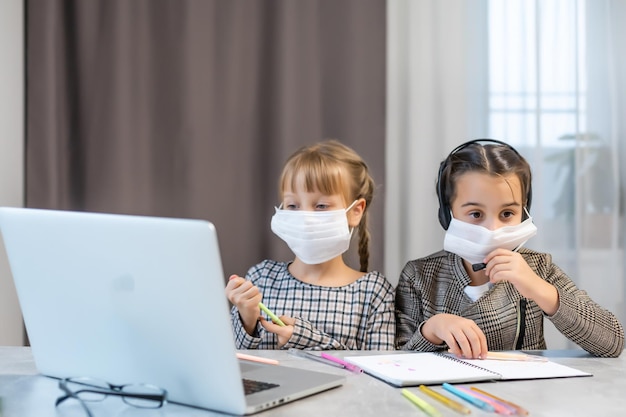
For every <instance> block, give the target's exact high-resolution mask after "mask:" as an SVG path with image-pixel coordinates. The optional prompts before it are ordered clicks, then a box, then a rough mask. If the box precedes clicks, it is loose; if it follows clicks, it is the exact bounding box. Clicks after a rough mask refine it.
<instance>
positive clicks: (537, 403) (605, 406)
mask: <svg viewBox="0 0 626 417" xmlns="http://www.w3.org/2000/svg"><path fill="white" fill-rule="evenodd" d="M245 353H251V354H254V355H257V356H264V357H268V358H274V359H278V360H279V361H280V362H281V364H283V365H287V366H293V367H300V368H305V369H313V370H318V371H325V372H329V373H339V374H343V375H346V376H347V382H346V384H345V385H343V386H341V387H339V388H336V389H332V390H330V391H327V392H323V393H321V394H317V395H314V396H311V397H308V398H304V399H301V400H298V401H296V402H293V403H290V404H286V405H283V406H280V407H277V408H274V409H271V410H268V411H264V412H262V413H259V414H256V416H259V417H265V416H298V417H308V416H310V417H321V416H327V417H330V416H359V417H361V416H363V417H368V416H372V417H374V416H376V417H380V416H393V417H402V416H410V417H416V416H417V417H419V416H426V414H424V413H423V412H422V411H421V410H419V409H418V408H417V407H415V406H414V405H413V404H412V403H410V402H409V401H408V400H406V399H405V398H404V397H403V396H402V395H401V394H400V389H399V388H394V387H392V386H390V385H388V384H386V383H384V382H382V381H379V380H377V379H375V378H372V377H370V376H368V375H366V374H353V373H351V372H348V371H345V370H343V369H339V368H335V367H331V366H327V365H325V364H323V363H318V362H315V361H312V360H308V359H303V358H300V357H295V356H293V355H289V354H288V353H287V352H285V351H249V352H245ZM334 353H335V354H337V356H342V355H341V354H342V353H343V354H344V355H343V356H345V355H347V354H348V352H334ZM372 353H374V352H367V354H372ZM384 353H388V352H384ZM350 354H354V352H350ZM543 354H544V355H545V356H547V357H549V358H550V360H552V361H554V362H558V363H562V364H564V365H568V366H571V367H574V368H578V369H581V370H584V371H587V372H590V373H592V374H593V375H594V376H593V377H584V378H563V379H544V380H529V381H501V382H488V383H476V384H472V385H475V386H479V387H480V388H482V389H484V390H485V391H488V392H490V393H493V394H494V395H497V396H500V397H502V398H505V399H508V400H510V401H512V402H515V403H517V404H519V405H520V406H523V407H524V408H526V409H527V410H528V411H529V412H530V416H533V417H542V416H545V417H558V416H618V415H624V412H625V411H624V410H626V395H624V393H626V355H624V354H622V356H621V357H620V358H617V359H600V358H594V357H591V356H589V355H588V354H586V353H585V352H584V351H581V350H567V351H549V350H548V351H544V352H543ZM57 385H58V383H57V381H56V380H54V379H51V378H47V377H43V376H40V375H38V374H37V370H36V368H35V364H34V361H33V358H32V355H31V352H30V348H27V347H0V398H2V410H0V417H48V416H54V417H64V416H67V417H73V416H80V417H85V416H86V414H85V412H84V411H83V409H82V408H81V407H80V406H79V405H78V404H77V403H74V404H69V403H68V404H65V405H63V406H62V407H60V408H59V409H56V408H55V407H54V402H55V400H56V398H57V397H58V396H59V395H60V391H59V389H58V387H57ZM433 388H434V389H435V390H436V391H440V392H444V391H443V390H442V389H441V387H440V386H434V387H433ZM411 390H412V391H413V392H415V393H416V395H418V396H421V397H422V398H424V399H426V400H427V401H429V402H430V403H431V404H433V405H435V406H437V408H438V409H439V410H440V411H441V413H442V415H443V416H444V417H459V416H460V414H458V413H456V412H454V411H452V410H450V409H447V408H445V407H442V406H440V405H439V404H436V403H435V402H434V401H433V400H431V399H429V397H427V396H424V395H423V394H422V393H420V392H419V391H418V390H417V388H411ZM468 407H469V408H471V409H472V413H471V414H470V415H469V416H470V417H472V416H475V417H483V416H492V417H493V416H495V415H496V414H494V413H489V412H484V411H482V410H479V409H478V408H475V407H473V406H468ZM90 409H91V410H92V412H93V414H94V417H105V416H106V417H113V416H129V417H131V416H143V417H146V416H224V414H219V413H214V412H210V411H205V410H198V409H193V408H190V407H184V406H179V405H176V404H167V405H166V406H165V407H163V408H162V409H158V410H145V409H137V408H133V407H130V406H127V405H125V404H124V403H123V402H122V401H120V400H119V398H109V399H107V400H105V401H103V402H102V403H98V404H95V405H93V406H91V407H90Z"/></svg>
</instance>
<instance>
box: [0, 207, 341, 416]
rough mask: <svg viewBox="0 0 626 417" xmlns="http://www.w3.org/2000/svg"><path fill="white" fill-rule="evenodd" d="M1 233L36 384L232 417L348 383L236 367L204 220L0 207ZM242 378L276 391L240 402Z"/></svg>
mask: <svg viewBox="0 0 626 417" xmlns="http://www.w3.org/2000/svg"><path fill="white" fill-rule="evenodd" d="M0 231H1V232H2V237H3V239H4V244H5V247H6V251H7V255H8V259H9V264H10V266H11V272H12V274H13V279H14V282H15V287H16V290H17V295H18V299H19V302H20V306H21V309H22V314H23V317H24V323H25V326H26V330H27V333H28V337H29V339H30V344H31V349H32V354H33V356H34V359H35V364H36V366H37V369H38V371H39V372H40V373H41V374H43V375H45V376H50V377H55V378H65V377H93V378H99V379H102V380H105V381H108V382H110V383H113V384H128V383H149V384H153V385H156V386H159V387H161V388H165V389H166V390H167V391H168V401H169V402H173V403H179V404H184V405H190V406H194V407H200V408H205V409H209V410H215V411H220V412H225V413H230V414H252V413H256V412H259V411H261V410H265V409H267V408H270V407H274V406H277V405H280V404H285V403H288V402H290V401H293V400H296V399H299V398H303V397H306V396H309V395H312V394H316V393H319V392H322V391H325V390H328V389H331V388H334V387H338V386H340V385H342V384H343V383H344V382H345V376H342V375H332V374H327V373H323V372H313V371H307V370H303V369H296V368H290V367H286V366H280V365H278V366H277V365H267V364H257V363H252V362H246V361H239V360H238V359H237V357H236V349H235V344H234V337H233V334H232V329H231V323H230V314H229V306H228V302H227V299H226V296H225V293H224V286H225V280H224V274H223V270H222V264H221V257H220V252H219V247H218V239H217V233H216V230H215V227H214V226H213V224H212V223H210V222H208V221H204V220H194V219H173V218H160V217H147V216H132V215H116V214H103V213H85V212H71V211H56V210H41V209H26V208H9V207H2V208H0ZM244 379H247V380H252V381H261V382H267V383H270V384H271V385H276V386H275V387H274V388H271V389H267V390H264V391H261V392H257V393H254V394H250V395H245V394H244V386H243V385H244V384H243V382H242V380H244Z"/></svg>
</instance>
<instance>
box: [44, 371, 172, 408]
mask: <svg viewBox="0 0 626 417" xmlns="http://www.w3.org/2000/svg"><path fill="white" fill-rule="evenodd" d="M59 388H60V389H61V390H62V391H63V392H64V393H65V395H62V396H60V397H59V398H57V401H56V403H55V406H58V405H59V404H61V403H62V402H63V401H65V400H67V399H68V398H74V399H75V400H78V402H80V404H81V405H82V407H83V408H84V409H85V411H86V412H87V415H88V416H89V417H93V415H92V414H91V411H90V410H89V408H88V407H87V404H85V402H96V401H102V400H104V399H105V398H106V397H107V396H109V395H115V396H118V397H122V400H123V401H124V402H125V403H126V404H128V405H132V406H133V407H139V408H160V407H162V406H163V404H166V403H167V391H166V390H164V389H162V388H159V387H157V386H154V385H149V384H126V385H114V384H110V383H108V382H106V381H101V380H98V379H94V378H65V379H62V380H60V381H59Z"/></svg>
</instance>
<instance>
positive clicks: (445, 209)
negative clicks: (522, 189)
mask: <svg viewBox="0 0 626 417" xmlns="http://www.w3.org/2000/svg"><path fill="white" fill-rule="evenodd" d="M483 142H486V143H487V144H489V143H491V144H496V145H502V146H506V147H507V148H509V149H510V150H512V151H513V152H515V154H516V155H517V156H519V157H520V158H522V156H521V155H520V153H519V152H518V151H517V149H515V148H514V147H512V146H511V145H509V144H508V143H506V142H502V141H501V140H497V139H489V138H484V139H474V140H470V141H468V142H465V143H462V144H460V145H459V146H457V147H456V148H454V149H453V150H452V151H451V152H450V153H449V154H448V156H447V157H446V159H444V160H443V161H442V162H441V164H440V165H439V172H438V174H437V198H438V200H439V212H438V217H439V223H440V224H441V226H442V227H443V228H444V229H445V230H448V227H449V226H450V222H451V221H452V215H451V214H450V211H451V208H450V206H449V204H448V203H446V202H445V201H444V193H443V191H444V189H443V188H444V186H443V183H442V181H441V176H442V175H443V172H444V170H445V169H446V168H447V167H448V165H449V164H450V158H451V157H452V155H454V154H456V153H457V152H459V151H461V150H463V149H465V148H467V147H468V146H470V145H473V144H475V143H478V144H479V143H483ZM531 199H532V188H531V187H530V186H529V188H528V195H527V196H526V207H527V208H530V203H531Z"/></svg>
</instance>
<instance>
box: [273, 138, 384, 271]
mask: <svg viewBox="0 0 626 417" xmlns="http://www.w3.org/2000/svg"><path fill="white" fill-rule="evenodd" d="M278 185H279V192H280V197H281V199H282V196H283V193H284V191H285V190H288V189H289V190H295V189H296V188H297V186H303V187H304V191H305V192H315V191H319V192H321V193H323V194H326V195H333V194H341V195H342V196H343V197H344V200H345V203H346V205H347V204H350V203H352V202H353V201H355V200H357V199H359V198H363V199H365V203H366V205H365V210H364V211H363V216H362V217H361V221H360V223H359V225H358V231H359V249H358V251H359V262H360V264H361V269H360V270H361V272H367V270H368V267H369V242H370V233H369V229H368V219H367V218H368V215H367V213H368V211H367V208H368V207H369V205H370V203H371V202H372V198H373V197H374V180H373V179H372V177H371V175H370V173H369V169H368V167H367V164H366V163H365V161H363V159H362V158H361V157H360V156H359V155H358V154H357V153H356V152H355V151H354V150H353V149H351V148H349V147H348V146H346V145H344V144H342V143H341V142H339V141H337V140H334V139H331V140H326V141H323V142H318V143H316V144H314V145H311V146H306V147H302V148H300V149H298V150H297V151H296V152H295V153H294V154H293V155H291V156H290V157H289V159H287V162H286V163H285V167H284V168H283V172H282V174H281V176H280V180H279V184H278Z"/></svg>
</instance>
